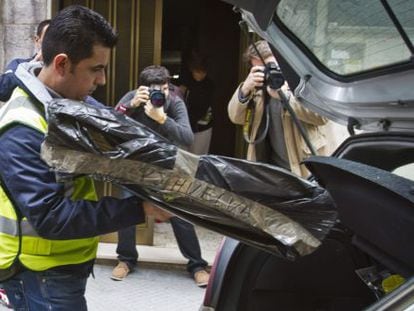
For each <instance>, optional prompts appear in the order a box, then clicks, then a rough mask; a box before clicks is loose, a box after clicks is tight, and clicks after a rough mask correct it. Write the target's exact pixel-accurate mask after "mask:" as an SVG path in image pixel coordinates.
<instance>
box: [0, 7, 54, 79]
mask: <svg viewBox="0 0 414 311" xmlns="http://www.w3.org/2000/svg"><path fill="white" fill-rule="evenodd" d="M50 1H52V0H19V1H15V0H0V40H1V42H3V44H2V45H1V46H0V72H3V71H4V68H5V67H6V65H7V64H8V63H9V62H10V61H11V60H12V59H13V58H16V57H19V58H20V57H22V58H24V57H30V56H31V55H33V53H34V45H33V36H34V34H35V31H36V27H37V25H38V23H39V22H40V21H42V20H44V19H46V18H50V15H51V10H50Z"/></svg>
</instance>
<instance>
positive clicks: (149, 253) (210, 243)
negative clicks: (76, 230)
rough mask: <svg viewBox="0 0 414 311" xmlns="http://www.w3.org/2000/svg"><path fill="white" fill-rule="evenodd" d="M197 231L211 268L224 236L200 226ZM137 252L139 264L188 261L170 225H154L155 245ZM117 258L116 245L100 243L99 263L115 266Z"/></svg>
mask: <svg viewBox="0 0 414 311" xmlns="http://www.w3.org/2000/svg"><path fill="white" fill-rule="evenodd" d="M195 230H196V232H197V236H198V238H199V241H200V246H201V254H202V256H203V258H204V259H205V260H206V261H207V262H208V263H209V265H210V266H211V265H212V264H213V262H214V258H215V255H216V251H217V249H218V247H219V246H220V243H221V240H222V238H223V236H222V235H220V234H218V233H215V232H213V231H210V230H207V229H204V228H202V227H198V226H195ZM137 250H138V253H139V258H138V262H145V263H156V264H165V265H185V264H187V259H185V258H184V257H183V256H182V255H181V253H180V251H179V249H178V246H177V242H176V240H175V237H174V233H173V231H172V227H171V225H170V224H169V223H156V224H154V245H153V246H147V245H137ZM116 256H117V254H116V243H102V242H101V243H99V247H98V255H97V258H98V260H97V263H102V264H113V265H115V264H116V261H117V259H116Z"/></svg>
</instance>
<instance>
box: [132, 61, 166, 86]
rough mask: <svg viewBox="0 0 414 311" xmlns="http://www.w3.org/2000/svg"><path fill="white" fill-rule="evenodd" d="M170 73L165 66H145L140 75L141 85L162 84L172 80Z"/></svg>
mask: <svg viewBox="0 0 414 311" xmlns="http://www.w3.org/2000/svg"><path fill="white" fill-rule="evenodd" d="M170 78H171V77H170V73H169V71H168V69H167V68H165V67H163V66H157V65H152V66H148V67H145V68H144V70H142V71H141V74H140V75H139V85H144V86H150V85H151V84H158V85H162V84H165V83H168V82H170Z"/></svg>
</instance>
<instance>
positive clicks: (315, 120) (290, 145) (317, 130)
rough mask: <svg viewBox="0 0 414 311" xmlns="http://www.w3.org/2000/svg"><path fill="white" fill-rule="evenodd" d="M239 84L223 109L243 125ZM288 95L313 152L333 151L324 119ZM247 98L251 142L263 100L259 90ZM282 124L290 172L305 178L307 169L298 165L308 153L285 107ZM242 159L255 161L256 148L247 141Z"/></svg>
mask: <svg viewBox="0 0 414 311" xmlns="http://www.w3.org/2000/svg"><path fill="white" fill-rule="evenodd" d="M240 86H241V85H240ZM240 86H239V87H238V88H237V89H236V91H235V92H234V94H233V97H232V98H231V100H230V101H229V104H228V107H227V108H228V114H229V118H230V120H231V121H232V122H233V123H235V124H239V125H243V124H244V122H245V116H246V110H247V103H241V102H240V101H239V97H238V94H239V88H240ZM282 89H283V91H284V92H285V94H288V93H289V92H290V91H289V90H288V89H287V88H285V87H283V88H282ZM289 95H290V96H288V98H289V103H290V105H291V107H292V109H293V110H294V111H295V113H296V116H297V118H298V119H299V120H300V121H301V122H302V124H303V126H304V128H305V130H306V131H307V133H308V135H309V139H310V141H311V142H312V144H313V146H314V148H315V150H316V152H317V154H318V155H328V154H330V153H331V152H332V151H333V149H334V146H333V142H332V141H333V140H332V139H331V137H332V133H329V132H328V131H327V128H325V127H324V125H326V124H327V123H328V119H327V118H325V117H322V116H320V115H318V114H316V113H314V112H312V111H310V110H308V109H306V108H305V107H303V105H302V104H301V103H300V102H299V100H297V99H296V98H295V97H294V96H293V95H291V94H289ZM251 97H253V100H254V101H255V102H256V111H255V116H254V120H253V122H252V130H251V136H250V137H249V138H250V140H251V141H254V140H255V138H256V135H257V131H258V128H259V125H260V121H261V119H262V117H263V110H264V109H263V108H264V100H263V96H262V91H261V90H259V91H256V92H254V93H253V94H252V95H251ZM282 126H283V129H284V138H285V143H286V149H287V153H288V158H289V164H290V168H291V171H292V172H293V173H295V174H297V175H299V176H302V177H306V176H308V175H309V172H308V170H307V169H306V168H305V166H304V165H303V164H301V161H302V160H303V159H305V158H307V157H308V156H310V155H311V152H310V150H309V148H308V146H307V145H306V143H305V141H304V139H303V137H302V135H301V134H300V132H299V130H298V128H297V126H296V125H295V123H294V121H293V119H292V117H291V116H290V114H289V112H287V111H286V110H283V115H282ZM246 158H247V159H248V160H251V161H256V150H255V145H254V144H249V146H248V149H247V156H246Z"/></svg>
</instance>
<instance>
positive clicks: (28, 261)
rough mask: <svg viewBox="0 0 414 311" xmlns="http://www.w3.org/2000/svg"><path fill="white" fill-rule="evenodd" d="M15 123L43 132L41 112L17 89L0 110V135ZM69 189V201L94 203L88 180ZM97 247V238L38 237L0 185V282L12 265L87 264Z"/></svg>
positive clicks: (77, 181)
mask: <svg viewBox="0 0 414 311" xmlns="http://www.w3.org/2000/svg"><path fill="white" fill-rule="evenodd" d="M15 124H23V125H25V126H28V127H31V128H33V129H36V130H38V131H39V132H41V133H43V134H45V133H46V131H47V122H46V120H45V118H44V116H43V113H42V111H41V110H40V109H39V107H37V106H36V105H35V104H33V102H32V101H31V100H30V98H29V96H28V94H27V93H25V92H24V91H23V90H22V89H20V88H16V89H15V91H14V93H13V95H12V97H11V98H10V100H9V101H8V102H7V104H6V105H5V106H3V107H2V108H1V110H0V133H1V132H3V131H4V130H6V129H7V128H8V127H10V126H13V125H15ZM73 187H74V191H73V194H72V196H71V199H72V200H79V199H84V200H94V201H96V200H97V195H96V192H95V187H94V184H93V180H92V179H90V178H85V177H81V178H77V179H75V180H74V181H73ZM97 247H98V237H92V238H84V239H71V240H48V239H44V238H41V237H39V236H38V234H37V233H36V231H35V230H34V229H33V228H32V226H31V225H30V223H29V222H28V221H27V219H26V218H21V217H19V216H18V213H17V212H16V208H15V207H14V206H13V200H12V199H11V198H10V197H9V195H8V193H7V189H6V188H4V187H3V186H2V185H1V184H0V280H1V275H3V276H4V275H8V273H7V272H8V270H9V271H10V270H12V269H13V266H15V265H16V263H20V264H22V265H23V266H24V267H26V268H27V269H29V270H33V271H43V270H47V269H49V268H53V267H57V266H62V265H69V264H80V263H84V262H87V261H90V260H92V259H94V258H95V257H96V251H97ZM8 277H10V275H8Z"/></svg>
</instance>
